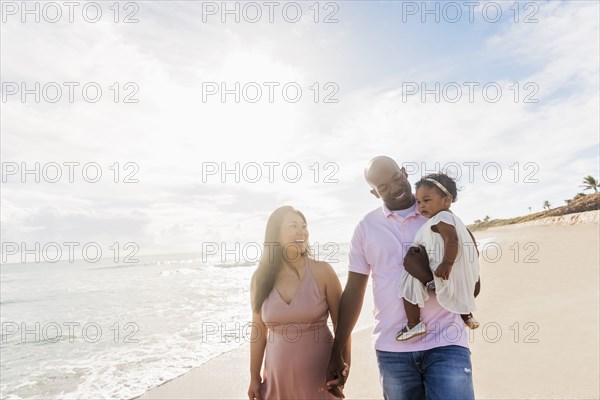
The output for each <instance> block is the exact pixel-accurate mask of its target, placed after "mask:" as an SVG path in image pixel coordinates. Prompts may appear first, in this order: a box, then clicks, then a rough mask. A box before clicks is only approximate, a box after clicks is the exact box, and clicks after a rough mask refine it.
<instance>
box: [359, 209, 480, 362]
mask: <svg viewBox="0 0 600 400" xmlns="http://www.w3.org/2000/svg"><path fill="white" fill-rule="evenodd" d="M426 220H427V219H426V218H425V217H423V216H421V215H420V214H419V213H418V212H417V210H416V206H413V208H412V211H411V212H410V213H409V214H408V215H407V216H406V218H402V217H401V216H399V215H397V214H395V213H393V212H392V211H390V210H388V208H387V207H386V206H385V204H384V205H382V207H379V208H377V209H375V210H373V211H371V212H370V213H368V214H367V215H366V216H365V217H364V218H363V219H362V220H361V221H360V222H359V223H358V225H357V226H356V228H355V230H354V235H353V237H352V242H351V243H350V264H349V267H348V269H349V271H350V272H356V273H359V274H363V275H371V278H372V279H373V297H374V303H375V309H374V310H373V316H374V317H375V327H374V328H373V345H374V346H375V349H377V350H381V351H397V352H405V351H421V350H428V349H431V348H434V347H441V346H448V345H458V346H463V347H467V348H468V347H469V345H468V335H467V332H465V325H464V322H463V320H462V319H461V317H460V315H458V314H454V313H451V312H449V311H446V310H445V309H443V308H442V307H441V306H440V305H439V304H438V302H437V299H436V297H435V295H434V293H433V292H431V291H430V296H429V300H427V301H426V302H425V307H424V308H422V309H421V320H422V321H424V322H425V324H426V325H427V333H426V334H424V335H422V336H421V337H416V338H413V339H410V340H408V341H406V342H398V341H396V333H397V332H398V330H400V329H401V328H402V327H403V326H404V325H406V321H407V319H406V313H405V312H404V305H403V302H402V298H401V297H398V282H399V281H400V277H401V276H402V274H403V273H404V265H403V260H404V254H405V253H406V250H407V249H408V248H409V247H410V246H411V244H412V243H413V239H414V237H415V234H416V233H417V231H418V230H419V228H420V227H421V225H423V223H424V222H425V221H426Z"/></svg>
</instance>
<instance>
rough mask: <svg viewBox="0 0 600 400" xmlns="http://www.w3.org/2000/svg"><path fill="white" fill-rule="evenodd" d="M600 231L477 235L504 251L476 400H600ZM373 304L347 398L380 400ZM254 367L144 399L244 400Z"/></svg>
mask: <svg viewBox="0 0 600 400" xmlns="http://www.w3.org/2000/svg"><path fill="white" fill-rule="evenodd" d="M565 222H568V221H565ZM598 232H599V224H598V222H593V221H591V222H590V223H587V222H584V220H582V219H581V218H580V219H579V221H578V222H576V223H575V224H569V223H567V224H561V223H559V224H552V225H548V224H535V225H533V224H527V225H526V224H515V225H510V226H502V227H495V228H490V229H488V230H485V231H478V232H475V233H474V234H475V237H476V239H477V241H480V240H481V241H482V242H484V241H486V239H487V240H492V241H493V242H491V243H493V244H494V246H490V247H495V248H496V249H497V250H499V252H498V253H497V254H496V255H495V253H494V252H491V253H489V254H487V256H486V253H485V251H483V252H482V254H481V256H480V263H481V282H482V289H481V294H480V295H479V297H478V298H477V310H476V311H475V312H474V315H475V317H476V319H477V320H478V321H479V322H480V324H481V326H480V328H479V329H476V330H473V331H470V330H468V329H467V330H466V332H467V334H468V335H469V347H470V350H471V361H472V365H473V382H474V387H475V395H476V398H477V399H490V400H492V399H494V400H496V399H507V400H508V399H510V400H512V399H567V398H568V399H599V398H600V393H599V391H598V388H599V387H600V379H599V377H600V357H599V356H598V354H600V329H599V327H600V307H599V304H600V284H599V282H600V271H599V270H600V268H599V265H600V242H599V239H600V237H599V233H598ZM371 292H372V287H369V289H368V290H367V293H369V294H371ZM371 296H372V295H371ZM371 296H366V298H365V304H364V305H363V309H362V311H361V318H362V324H363V325H362V326H360V325H357V327H360V329H355V331H354V332H353V334H352V341H353V342H352V343H353V344H352V368H351V371H350V376H349V380H348V382H347V384H346V388H345V390H344V392H345V394H346V396H347V398H348V399H380V398H382V392H381V387H380V383H379V370H378V367H377V363H376V357H375V351H374V349H373V346H372V342H371V336H372V335H371V332H372V323H371V324H369V323H368V322H369V321H371V322H372V316H371V311H372V303H371V304H369V303H370V302H372V298H371V299H370V300H368V299H369V297H371ZM360 320H361V319H359V321H360ZM248 360H249V346H247V345H246V346H244V347H243V348H240V349H236V350H233V351H230V352H228V353H225V354H223V355H220V356H218V357H216V358H214V359H212V360H209V361H208V362H207V363H206V364H203V365H201V366H199V367H197V368H194V369H192V370H191V371H189V372H187V373H186V374H184V375H182V376H180V377H178V378H175V379H173V380H170V381H168V382H165V383H163V384H161V385H160V386H158V387H155V388H152V389H149V390H148V391H146V392H145V393H144V394H142V395H141V396H139V397H136V399H140V400H154V399H156V400H158V399H245V398H247V396H246V391H247V384H248V375H249V373H248Z"/></svg>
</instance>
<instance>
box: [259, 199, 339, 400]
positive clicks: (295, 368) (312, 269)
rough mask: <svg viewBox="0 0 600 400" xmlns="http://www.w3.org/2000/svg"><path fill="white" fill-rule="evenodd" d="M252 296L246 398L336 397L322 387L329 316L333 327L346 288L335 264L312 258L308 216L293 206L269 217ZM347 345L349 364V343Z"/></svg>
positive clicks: (327, 346)
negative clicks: (307, 225)
mask: <svg viewBox="0 0 600 400" xmlns="http://www.w3.org/2000/svg"><path fill="white" fill-rule="evenodd" d="M250 295H251V301H252V310H253V313H252V322H253V324H252V327H253V329H252V339H251V345H250V387H249V388H248V398H249V399H250V400H254V399H261V400H272V399H335V397H334V396H333V395H332V394H331V393H329V392H327V391H326V390H323V388H324V387H325V373H326V369H327V364H328V362H329V355H330V352H331V345H332V343H333V337H332V335H331V331H330V330H329V328H328V326H327V318H328V317H329V316H331V320H332V321H333V324H334V327H335V325H336V324H337V317H338V310H339V303H340V298H341V295H342V287H341V285H340V281H339V279H338V277H337V275H336V273H335V271H334V270H333V268H332V267H331V265H329V264H328V263H325V262H320V261H316V260H314V259H312V258H310V252H309V248H308V230H307V227H306V218H305V217H304V215H303V214H302V213H301V212H300V211H298V210H296V209H294V208H293V207H289V206H283V207H280V208H278V209H277V210H275V211H274V212H273V213H272V214H271V216H270V217H269V220H268V222H267V229H266V232H265V242H264V250H263V254H262V256H261V259H260V262H259V264H258V268H257V270H256V272H255V273H254V275H253V276H252V283H251V287H250ZM346 349H347V351H346V354H345V357H344V360H345V361H346V362H347V364H350V346H349V345H348V346H346ZM263 358H264V360H265V366H264V370H263V374H262V376H261V366H262V363H263ZM348 368H349V367H346V370H345V371H344V372H345V374H346V375H347V374H348ZM335 389H337V388H334V389H333V390H335ZM338 394H339V393H338Z"/></svg>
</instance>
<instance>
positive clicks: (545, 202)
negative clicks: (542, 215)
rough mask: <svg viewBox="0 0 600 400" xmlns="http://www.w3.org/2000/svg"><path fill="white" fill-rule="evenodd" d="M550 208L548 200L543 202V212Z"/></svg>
mask: <svg viewBox="0 0 600 400" xmlns="http://www.w3.org/2000/svg"><path fill="white" fill-rule="evenodd" d="M550 206H551V204H550V202H549V201H548V200H544V210H545V209H548V210H549V209H550Z"/></svg>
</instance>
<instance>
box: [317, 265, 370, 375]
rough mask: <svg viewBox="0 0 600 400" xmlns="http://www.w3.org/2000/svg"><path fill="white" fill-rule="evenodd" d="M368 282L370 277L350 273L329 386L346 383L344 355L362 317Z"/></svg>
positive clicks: (344, 294)
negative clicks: (353, 331)
mask: <svg viewBox="0 0 600 400" xmlns="http://www.w3.org/2000/svg"><path fill="white" fill-rule="evenodd" d="M368 281H369V276H368V275H363V274H359V273H356V272H350V273H348V281H347V282H346V287H345V288H344V292H343V293H342V299H341V300H340V310H339V316H338V323H337V328H336V330H335V339H334V341H333V346H332V348H331V356H330V358H329V366H328V367H327V386H341V385H343V384H344V382H345V381H346V377H345V376H343V375H342V371H343V369H344V359H343V357H342V354H343V353H344V350H345V346H346V343H348V340H349V339H350V335H351V334H352V329H353V328H354V325H356V321H357V320H358V317H359V315H360V310H361V309H362V305H363V300H364V297H365V290H366V288H367V283H368Z"/></svg>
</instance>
